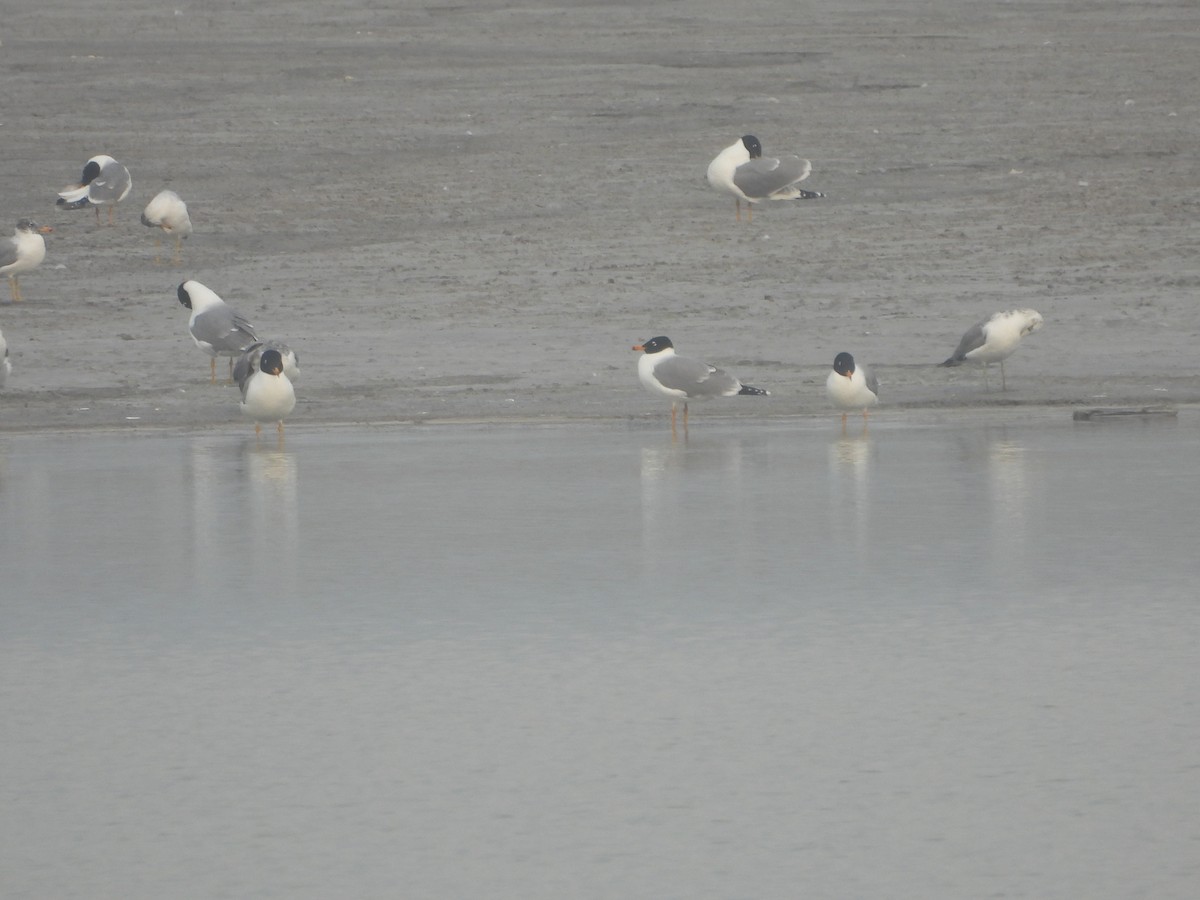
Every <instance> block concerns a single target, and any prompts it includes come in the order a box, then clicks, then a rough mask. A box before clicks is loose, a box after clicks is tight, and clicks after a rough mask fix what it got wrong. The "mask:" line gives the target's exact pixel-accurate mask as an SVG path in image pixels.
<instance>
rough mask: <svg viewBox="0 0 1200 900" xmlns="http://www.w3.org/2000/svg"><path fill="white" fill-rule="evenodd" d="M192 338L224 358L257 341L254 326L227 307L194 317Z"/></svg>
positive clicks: (220, 307)
mask: <svg viewBox="0 0 1200 900" xmlns="http://www.w3.org/2000/svg"><path fill="white" fill-rule="evenodd" d="M192 337H194V338H195V339H196V340H198V341H201V342H202V343H205V344H208V345H209V346H211V347H212V348H213V349H214V350H216V351H217V352H218V353H222V354H224V355H226V356H231V355H233V354H234V353H237V352H238V351H240V350H241V349H242V348H243V347H245V346H247V345H249V344H251V343H253V342H254V341H256V340H258V338H257V336H256V335H255V334H254V326H253V325H251V324H250V323H249V322H247V321H246V320H245V319H243V318H242V317H241V316H240V315H238V314H237V313H235V312H234V311H233V310H232V309H230V308H229V307H228V306H219V307H217V308H216V309H210V310H206V311H205V312H202V313H200V315H198V316H196V321H195V322H194V323H193V324H192Z"/></svg>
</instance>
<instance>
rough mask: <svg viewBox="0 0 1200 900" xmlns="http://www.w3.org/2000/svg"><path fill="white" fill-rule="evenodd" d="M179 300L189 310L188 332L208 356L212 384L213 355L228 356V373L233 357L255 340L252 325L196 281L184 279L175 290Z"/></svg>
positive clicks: (214, 363) (231, 368) (215, 372)
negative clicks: (190, 312)
mask: <svg viewBox="0 0 1200 900" xmlns="http://www.w3.org/2000/svg"><path fill="white" fill-rule="evenodd" d="M175 294H176V295H177V296H178V297H179V302H180V303H182V304H183V305H184V306H186V307H187V308H188V309H190V310H191V311H192V315H191V318H190V319H188V332H189V333H190V334H191V336H192V340H193V341H195V342H196V346H197V347H199V348H200V349H201V350H203V351H204V352H205V353H207V354H208V355H209V357H210V359H209V368H210V370H211V379H212V382H213V384H216V381H217V357H218V356H228V357H229V370H230V373H231V374H230V377H231V378H232V372H233V358H234V357H235V356H239V355H241V352H242V350H244V349H245V348H246V347H248V346H249V345H250V344H252V343H254V342H255V341H257V340H258V338H257V337H256V336H255V334H254V326H253V325H251V324H250V323H249V322H247V321H246V320H245V319H244V318H242V316H241V315H239V314H238V313H237V312H236V311H235V310H234V309H233V307H231V306H229V305H228V304H227V303H226V302H225V301H224V300H222V299H221V298H220V297H218V296H217V295H216V293H215V292H214V291H211V290H209V289H208V288H207V287H205V286H204V285H202V284H201V283H200V282H198V281H185V282H183V284H181V285H179V288H178V289H177V290H176V291H175Z"/></svg>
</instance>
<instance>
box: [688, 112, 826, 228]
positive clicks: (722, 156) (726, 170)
mask: <svg viewBox="0 0 1200 900" xmlns="http://www.w3.org/2000/svg"><path fill="white" fill-rule="evenodd" d="M811 171H812V163H810V162H809V161H808V160H807V159H801V158H800V157H798V156H781V157H779V158H778V159H775V158H774V157H770V156H763V155H762V144H760V143H759V142H758V138H756V137H755V136H754V135H752V134H747V135H744V136H743V137H740V138H738V139H737V140H736V141H735V142H734V143H732V144H730V145H729V146H728V147H726V148H725V149H724V150H722V151H721V152H720V153H718V154H717V157H716V159H714V160H713V161H712V162H711V163H709V164H708V183H709V184H711V185H712V186H713V187H715V188H716V189H717V190H719V191H728V192H729V193H731V194H733V198H734V200H733V202H734V213H735V215H736V216H737V220H738V221H739V222H740V221H741V220H742V201H743V200H745V201H746V221H747V222H753V221H754V207H753V206H752V205H751V204H753V203H758V202H759V201H760V200H796V199H800V200H812V199H814V198H816V197H824V196H825V195H824V194H822V193H820V192H818V191H804V190H801V189H800V188H798V187H796V185H797V184H799V183H800V182H801V181H803V180H804V179H805V178H807V177H808V173H809V172H811Z"/></svg>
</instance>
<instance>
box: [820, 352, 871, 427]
mask: <svg viewBox="0 0 1200 900" xmlns="http://www.w3.org/2000/svg"><path fill="white" fill-rule="evenodd" d="M825 393H826V394H828V395H829V399H830V400H832V401H833V405H834V406H836V407H837V408H838V409H840V410H842V431H845V430H846V414H847V413H848V412H850V411H852V410H859V409H861V410H862V414H863V427H866V424H867V409H868V408H870V407H872V406H874V405H875V404H876V403H878V402H879V382H878V381H876V380H875V375H874V374H873V373H871V372H869V371H867V369H866V368H864V367H863V366H857V365H855V364H854V357H853V356H851V355H850V354H849V353H839V354H838V355H837V356H835V357H834V358H833V371H832V372H830V373H829V377H828V378H826V379H825Z"/></svg>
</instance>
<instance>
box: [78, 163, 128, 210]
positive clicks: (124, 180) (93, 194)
mask: <svg viewBox="0 0 1200 900" xmlns="http://www.w3.org/2000/svg"><path fill="white" fill-rule="evenodd" d="M131 187H133V179H132V178H130V177H129V170H128V169H127V168H125V167H124V166H123V165H121V164H120V163H118V162H111V163H109V164H108V165H107V166H105V167H104V168H103V169H101V170H100V174H99V175H97V176H96V177H95V178H94V179H92V183H91V184H90V185H88V198H89V199H90V200H91V201H92V202H93V203H118V202H120V201H121V200H123V199H124V198H125V195H126V194H128V193H129V189H130V188H131Z"/></svg>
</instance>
